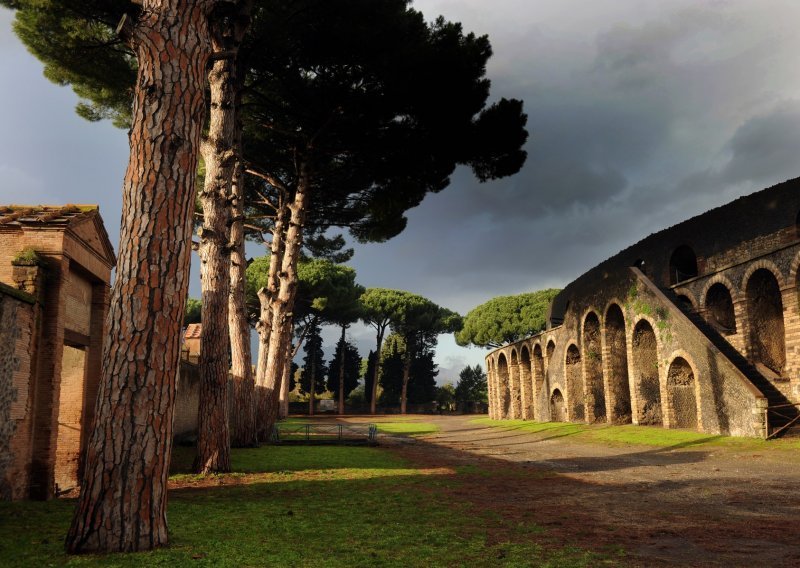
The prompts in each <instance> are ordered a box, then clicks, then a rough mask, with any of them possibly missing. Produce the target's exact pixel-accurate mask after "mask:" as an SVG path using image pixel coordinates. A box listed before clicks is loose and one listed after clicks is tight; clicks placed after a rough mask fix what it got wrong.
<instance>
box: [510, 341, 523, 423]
mask: <svg viewBox="0 0 800 568" xmlns="http://www.w3.org/2000/svg"><path fill="white" fill-rule="evenodd" d="M508 378H509V384H510V387H511V416H510V417H511V419H513V420H517V419H519V418H522V412H521V411H522V393H521V392H520V384H519V361H518V359H517V350H516V349H512V350H511V368H510V369H509V374H508Z"/></svg>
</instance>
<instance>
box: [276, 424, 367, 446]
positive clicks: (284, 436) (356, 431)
mask: <svg viewBox="0 0 800 568" xmlns="http://www.w3.org/2000/svg"><path fill="white" fill-rule="evenodd" d="M270 441H271V442H272V443H273V444H282V443H284V442H291V443H305V444H351V443H366V444H377V443H378V427H377V426H376V425H375V424H339V423H337V424H325V423H313V422H300V423H292V422H290V423H280V422H278V423H277V424H275V426H273V428H272V436H271V437H270Z"/></svg>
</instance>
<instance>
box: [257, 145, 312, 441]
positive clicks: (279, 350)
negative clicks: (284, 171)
mask: <svg viewBox="0 0 800 568" xmlns="http://www.w3.org/2000/svg"><path fill="white" fill-rule="evenodd" d="M299 168H300V174H299V179H298V183H297V190H296V191H295V195H294V199H293V201H292V202H291V203H290V204H289V205H288V209H289V220H288V227H287V229H286V236H285V244H284V247H285V248H284V252H283V258H282V259H281V268H280V271H279V272H278V282H279V285H278V290H277V294H275V295H274V296H273V297H272V305H271V310H270V312H271V313H270V316H271V318H272V325H271V328H272V333H270V338H269V350H268V352H267V358H266V369H265V377H264V393H265V395H266V398H267V414H266V418H267V423H266V424H265V425H264V426H265V428H266V430H267V432H269V431H271V430H272V427H273V426H274V424H275V419H276V418H277V415H278V395H279V394H280V386H281V385H280V383H281V379H282V378H283V368H284V365H289V364H290V363H289V347H290V345H291V335H292V310H293V308H294V299H295V295H296V292H297V261H298V259H299V257H300V247H301V245H302V243H303V225H304V223H305V218H306V208H307V207H308V199H309V185H308V180H309V172H308V164H307V162H306V161H305V160H303V159H300V165H299ZM270 268H272V264H270Z"/></svg>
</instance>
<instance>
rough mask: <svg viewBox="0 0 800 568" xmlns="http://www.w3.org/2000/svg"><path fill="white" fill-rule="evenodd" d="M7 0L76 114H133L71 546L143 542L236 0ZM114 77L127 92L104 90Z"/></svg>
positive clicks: (154, 527)
mask: <svg viewBox="0 0 800 568" xmlns="http://www.w3.org/2000/svg"><path fill="white" fill-rule="evenodd" d="M2 4H3V5H5V6H8V7H11V8H16V9H17V10H18V12H17V20H16V24H15V26H16V31H17V33H18V35H19V36H20V37H21V38H22V40H23V42H25V44H26V45H27V46H28V48H29V49H30V50H31V52H32V53H33V54H34V55H36V56H37V57H38V58H39V59H40V60H42V61H43V63H44V64H45V74H46V75H47V76H48V77H49V78H51V79H53V80H54V81H56V82H58V83H61V84H72V86H73V88H74V89H75V91H76V92H77V93H78V95H79V96H81V97H82V98H84V99H90V102H88V103H86V102H84V103H82V104H81V106H80V107H79V112H81V113H82V114H83V115H84V116H87V117H89V118H103V117H105V116H108V117H111V118H113V119H115V120H116V121H117V122H118V123H124V122H125V118H126V116H127V117H128V118H129V120H128V122H129V125H130V130H129V139H130V148H131V154H130V160H129V163H128V168H127V170H126V173H125V178H124V181H123V209H122V211H123V214H122V219H121V230H120V242H119V254H118V262H117V269H116V280H115V283H114V287H113V290H112V293H111V308H110V313H109V319H108V322H109V329H108V338H107V341H106V343H105V348H104V354H103V380H102V381H101V383H100V386H99V392H98V399H97V405H96V415H95V416H96V417H95V427H94V430H93V431H92V433H91V435H90V437H89V440H88V443H87V450H88V451H87V453H86V460H85V466H84V475H83V479H82V482H81V494H80V497H79V499H78V503H77V507H76V512H75V516H74V518H73V522H72V525H71V527H70V530H69V534H68V536H67V540H66V547H67V550H68V551H69V552H94V551H98V552H99V551H103V552H110V551H132V550H145V549H151V548H153V547H155V546H159V545H163V544H166V543H167V539H168V535H167V521H166V505H167V474H168V469H169V460H170V454H171V442H172V413H173V406H174V404H173V403H174V393H175V377H176V374H177V370H178V362H179V356H180V329H181V322H182V319H183V312H184V305H185V299H186V291H187V288H188V276H189V259H190V243H191V230H192V213H193V209H194V189H195V188H194V183H195V172H196V169H197V155H198V149H199V146H200V138H201V134H202V131H201V130H202V127H203V125H204V124H205V112H206V107H205V99H204V90H205V84H206V76H207V70H208V67H207V64H208V62H209V60H210V58H211V56H212V53H213V41H212V27H213V26H214V25H215V23H214V19H215V18H216V17H218V12H217V10H218V9H220V8H221V7H222V6H223V4H230V2H222V1H215V0H182V1H180V2H179V1H177V0H137V1H113V2H112V1H111V0H94V1H89V2H87V1H78V0H30V1H26V0H2ZM120 77H123V78H127V79H128V81H129V82H128V83H127V84H128V86H129V90H128V91H127V92H122V93H121V92H120V91H119V90H117V89H114V88H109V89H108V90H107V91H106V89H105V87H107V86H108V87H111V86H112V85H111V84H112V83H113V82H114V81H115V80H117V79H119V78H120ZM104 93H105V94H104ZM95 95H97V98H94V97H95ZM104 96H105V97H107V99H108V100H103V98H104ZM97 100H100V102H101V103H102V104H99V105H98V104H96V101H97ZM131 100H132V102H133V104H132V106H130V102H131ZM126 109H130V110H129V111H126Z"/></svg>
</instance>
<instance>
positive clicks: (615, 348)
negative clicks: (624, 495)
mask: <svg viewBox="0 0 800 568" xmlns="http://www.w3.org/2000/svg"><path fill="white" fill-rule="evenodd" d="M606 347H607V348H608V357H609V361H608V370H609V372H610V373H611V376H610V377H609V378H608V387H609V390H610V393H609V396H610V397H611V421H612V422H614V423H615V424H630V422H631V388H630V385H629V383H628V346H627V344H626V339H625V316H623V315H622V308H620V307H619V306H618V305H617V304H611V306H609V308H608V311H607V312H606Z"/></svg>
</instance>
